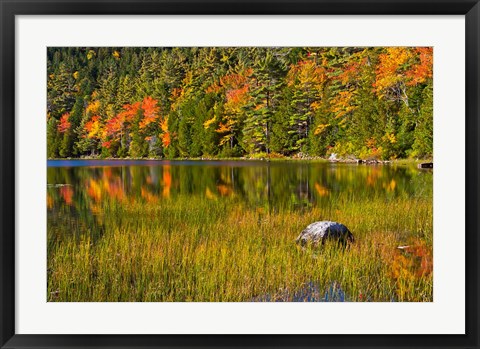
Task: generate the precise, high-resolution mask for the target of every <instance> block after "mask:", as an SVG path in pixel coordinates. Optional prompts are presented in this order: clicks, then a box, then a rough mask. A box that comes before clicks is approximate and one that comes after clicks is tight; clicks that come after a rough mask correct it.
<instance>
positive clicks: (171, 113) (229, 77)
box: [47, 47, 433, 159]
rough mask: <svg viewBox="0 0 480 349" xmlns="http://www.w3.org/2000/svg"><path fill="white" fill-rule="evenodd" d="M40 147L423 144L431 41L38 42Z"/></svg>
mask: <svg viewBox="0 0 480 349" xmlns="http://www.w3.org/2000/svg"><path fill="white" fill-rule="evenodd" d="M47 55H48V67H47V73H48V77H47V81H48V86H47V142H48V154H47V155H48V157H49V158H67V157H73V158H80V157H103V158H107V157H108V158H126V157H130V158H143V157H154V158H197V157H218V158H222V157H241V156H247V157H261V156H272V157H274V156H319V157H328V156H329V155H330V154H331V153H335V154H337V155H338V156H339V157H348V156H351V157H357V158H363V159H365V158H378V159H395V158H408V157H415V158H430V157H432V156H433V77H432V70H433V51H432V48H427V47H416V48H415V47H390V48H381V47H374V48H356V47H345V48H331V47H329V48H318V47H302V48H300V47H295V48H265V47H241V48H239V47H211V48H207V47H205V48H195V47H191V48H135V47H127V48H125V47H124V48H115V47H105V48H104V47H101V48H88V47H87V48H73V47H68V48H49V49H48V51H47Z"/></svg>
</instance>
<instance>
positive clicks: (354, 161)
mask: <svg viewBox="0 0 480 349" xmlns="http://www.w3.org/2000/svg"><path fill="white" fill-rule="evenodd" d="M47 161H252V162H254V161H257V162H258V161H261V162H296V161H300V162H319V163H332V164H333V163H340V164H357V165H400V166H401V165H418V164H421V163H426V162H433V160H432V159H408V158H407V159H394V160H377V159H368V160H364V159H334V160H331V159H325V158H321V157H302V158H300V157H282V158H280V157H276V158H268V157H262V158H252V157H240V158H238V157H235V158H216V157H211V158H210V157H200V158H174V159H167V158H99V157H82V158H47Z"/></svg>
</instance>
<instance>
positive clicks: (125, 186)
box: [47, 162, 433, 231]
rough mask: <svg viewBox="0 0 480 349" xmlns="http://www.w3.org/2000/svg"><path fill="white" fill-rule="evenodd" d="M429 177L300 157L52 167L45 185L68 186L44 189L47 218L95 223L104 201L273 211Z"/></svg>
mask: <svg viewBox="0 0 480 349" xmlns="http://www.w3.org/2000/svg"><path fill="white" fill-rule="evenodd" d="M432 177H433V176H432V173H431V172H425V171H419V170H417V169H415V168H411V167H398V168H393V167H390V166H365V165H360V166H357V165H345V164H325V163H303V162H302V163H300V162H299V163H294V162H288V163H281V162H278V163H277V162H270V163H267V162H253V163H252V162H250V163H242V162H230V163H228V164H225V165H223V164H222V163H209V164H205V165H203V164H201V163H198V162H197V163H195V165H178V164H175V163H174V162H170V163H169V164H166V165H162V166H118V167H72V168H59V167H56V168H48V183H49V184H70V185H71V186H62V187H59V188H55V187H50V188H48V191H47V192H48V196H47V203H48V207H49V224H53V222H52V220H53V218H52V217H56V216H58V217H57V218H56V219H57V220H60V219H66V218H64V217H63V216H64V215H65V216H68V217H76V218H77V220H78V219H79V220H82V221H84V222H99V217H101V216H99V214H101V213H102V211H103V205H105V203H106V202H108V201H115V202H119V203H122V202H129V201H137V200H142V201H145V202H151V203H155V202H158V201H159V200H174V199H175V197H178V196H180V195H189V196H193V195H194V196H200V197H204V198H205V200H222V199H224V198H234V199H235V200H240V201H243V202H245V203H246V204H247V205H249V206H250V207H261V208H263V209H267V210H268V211H269V212H272V210H273V211H276V210H283V209H287V210H298V209H302V208H308V207H311V206H313V205H318V206H324V205H331V204H332V202H335V201H338V200H339V199H345V198H348V199H351V200H357V199H374V198H379V197H381V198H385V200H394V199H396V198H413V197H419V196H421V197H431V196H432ZM60 216H61V217H60ZM63 223H65V222H63ZM67 227H69V225H68V222H67ZM71 230H72V231H75V227H72V229H71Z"/></svg>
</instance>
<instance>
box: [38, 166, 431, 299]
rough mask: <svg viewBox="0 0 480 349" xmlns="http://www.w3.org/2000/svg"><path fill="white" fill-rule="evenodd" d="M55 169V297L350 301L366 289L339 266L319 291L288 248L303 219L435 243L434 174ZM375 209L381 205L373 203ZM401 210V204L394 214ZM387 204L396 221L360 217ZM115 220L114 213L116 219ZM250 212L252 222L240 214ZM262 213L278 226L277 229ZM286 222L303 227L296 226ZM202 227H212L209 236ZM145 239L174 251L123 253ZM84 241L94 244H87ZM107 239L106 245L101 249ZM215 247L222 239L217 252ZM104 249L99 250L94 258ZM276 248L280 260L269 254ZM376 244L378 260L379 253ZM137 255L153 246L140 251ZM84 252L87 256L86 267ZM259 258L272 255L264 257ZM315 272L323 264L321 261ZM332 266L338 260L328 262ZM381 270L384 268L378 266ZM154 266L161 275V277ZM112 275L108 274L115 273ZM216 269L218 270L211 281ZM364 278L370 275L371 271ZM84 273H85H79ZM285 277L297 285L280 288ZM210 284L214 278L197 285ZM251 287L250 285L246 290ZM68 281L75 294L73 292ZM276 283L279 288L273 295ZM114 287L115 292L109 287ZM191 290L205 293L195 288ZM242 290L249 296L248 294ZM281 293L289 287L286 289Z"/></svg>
mask: <svg viewBox="0 0 480 349" xmlns="http://www.w3.org/2000/svg"><path fill="white" fill-rule="evenodd" d="M47 166H48V171H47V208H48V209H47V212H48V215H47V216H48V219H47V221H48V249H49V250H48V258H49V286H48V288H49V294H50V296H49V300H64V301H68V300H75V301H88V300H96V301H105V300H108V301H111V300H112V299H113V300H122V301H123V300H137V301H138V300H150V301H151V300H154V301H155V300H189V299H190V298H191V300H201V301H205V300H207V301H208V300H232V299H233V300H236V299H239V300H246V301H249V300H250V301H277V300H287V301H344V300H349V299H351V294H349V292H350V293H352V289H353V290H355V292H360V291H357V290H356V288H355V287H357V286H355V285H356V284H355V282H357V281H358V280H357V281H355V280H353V281H352V285H353V286H352V285H350V286H349V288H347V289H345V288H344V287H345V286H348V285H345V281H344V283H343V284H340V283H337V281H336V280H338V279H339V278H343V279H346V276H345V275H344V274H343V272H342V270H343V268H344V267H342V266H341V265H338V266H336V267H335V268H337V269H335V268H334V267H332V273H331V276H330V274H329V275H328V278H327V279H325V280H320V281H321V283H318V282H319V279H318V278H320V276H316V275H317V274H318V273H317V272H311V271H309V269H308V265H307V264H308V263H309V260H310V257H308V256H304V255H302V254H301V253H300V254H298V252H296V251H294V250H290V249H291V247H290V246H293V245H294V243H293V239H294V237H295V235H296V234H298V232H299V231H298V229H301V227H302V226H305V224H307V223H308V222H309V221H307V219H305V220H302V215H303V213H305V214H306V215H307V214H308V213H309V212H310V213H311V212H312V211H314V212H317V211H318V210H323V211H322V212H327V213H332V215H337V216H339V217H342V219H345V220H350V221H351V222H353V224H356V225H357V231H360V232H362V230H363V234H366V233H369V232H370V231H372V232H382V231H385V233H387V234H390V235H388V236H390V237H392V236H397V237H398V236H400V235H398V234H397V235H392V234H393V233H392V231H393V232H395V231H399V232H403V233H408V232H412V233H415V234H417V235H418V234H424V235H425V236H427V237H428V236H431V228H430V227H431V217H430V211H431V210H430V209H428V205H430V204H429V202H431V200H432V196H433V193H432V191H433V185H432V184H433V175H432V171H431V170H419V169H417V168H416V167H415V166H413V165H411V166H395V165H364V164H361V165H357V164H343V163H328V162H308V161H271V162H267V161H147V160H145V161H133V160H132V161H129V160H105V161H104V160H51V161H48V163H47ZM370 202H372V203H375V204H374V205H373V204H372V205H370V206H369V203H370ZM397 202H398V203H400V206H399V208H398V209H395V207H396V205H397ZM410 202H411V204H410ZM418 202H422V203H425V202H426V203H427V204H426V206H425V204H424V206H422V207H423V211H422V212H420V213H416V214H417V216H412V212H414V211H412V209H413V210H415V207H416V205H417V203H418ZM222 203H224V206H221V205H222ZM189 205H190V206H189ZM355 205H357V206H355ZM375 205H376V206H375ZM383 205H386V207H387V206H388V207H389V209H390V210H391V212H392V213H393V212H396V213H395V215H392V217H391V218H390V219H388V220H387V219H383V218H382V217H384V215H383V214H382V213H381V212H376V213H375V212H372V209H371V208H370V211H369V212H370V214H371V215H372V216H373V215H375V217H376V218H375V220H377V221H378V223H377V222H375V221H374V222H369V220H368V217H360V215H361V214H362V209H363V207H365V206H369V207H383ZM232 206H238V210H237V211H235V210H234V209H231V207H232ZM337 206H338V207H337ZM403 207H405V209H403ZM425 207H426V208H425ZM222 210H224V211H222ZM315 210H317V211H315ZM342 210H343V211H342ZM402 210H403V211H402ZM146 211H148V212H146ZM227 211H228V212H227ZM112 212H114V213H115V214H117V215H118V216H115V217H113V218H112V217H111V216H109V214H110V215H111V213H112ZM222 212H225V214H223V213H222ZM238 212H240V213H238ZM248 212H252V214H248ZM318 212H320V211H318ZM342 212H346V213H342ZM350 212H351V213H350ZM425 212H426V214H425ZM106 213H108V214H106ZM243 214H245V219H242V217H241V216H242V215H243ZM342 214H343V215H342ZM353 214H356V216H355V217H354V216H353ZM192 215H193V216H194V217H191V216H192ZM223 216H224V217H223ZM266 216H267V217H276V218H275V219H272V220H271V221H269V220H268V219H265V217H266ZM252 217H253V218H252ZM257 217H258V224H257ZM283 217H285V218H283ZM312 217H313V216H312ZM312 217H311V218H312ZM408 217H410V218H409V219H408V222H407V221H406V219H407V218H408ZM311 218H308V219H311ZM329 218H330V217H329ZM333 218H335V217H332V219H333ZM292 219H294V221H292ZM223 220H225V221H226V222H227V223H225V224H226V225H228V224H233V225H235V224H241V223H242V221H243V223H244V225H245V226H244V227H241V229H240V230H239V231H241V232H242V233H241V234H240V233H239V234H238V236H235V239H236V240H232V238H231V237H222V235H221V234H222V232H221V229H222V228H221V225H218V224H216V223H215V222H218V221H220V222H222V221H223ZM371 220H373V218H372V219H371ZM228 222H230V223H228ZM289 222H293V223H292V224H295V227H294V228H290V227H289V226H288V224H290V223H289ZM404 222H405V223H404ZM205 225H206V226H208V227H209V228H203V227H205ZM192 227H193V228H192ZM205 229H209V230H205ZM233 229H234V228H233ZM242 229H243V230H242ZM137 231H138V232H139V233H138V234H139V235H140V233H141V234H142V235H141V236H142V239H144V240H143V241H146V240H145V239H150V238H149V237H148V236H149V234H150V235H152V234H157V235H155V236H154V237H151V241H150V242H149V243H150V244H153V246H152V248H153V249H154V250H158V251H165V250H168V249H172V250H171V252H170V254H169V255H168V254H166V255H162V256H160V255H156V256H154V257H152V256H149V255H145V253H144V252H142V251H140V250H135V248H134V247H131V248H127V247H126V249H125V250H124V249H123V247H122V246H124V245H121V244H120V243H119V241H118V239H117V236H116V234H120V233H119V232H123V233H122V234H124V237H123V238H124V239H126V241H125V244H133V245H132V246H137V245H139V244H140V245H141V243H142V242H141V241H139V240H137V238H136V237H135V233H136V232H137ZM172 231H178V234H179V236H183V239H187V240H188V241H189V244H190V245H189V246H185V244H183V243H182V242H181V240H179V239H180V238H179V239H178V240H172V239H173V238H172V237H171V232H172ZM225 231H232V227H231V226H226V227H225ZM190 232H191V235H189V234H190ZM403 233H402V234H403ZM162 234H163V235H162ZM165 234H166V235H165ZM219 234H220V235H219ZM230 234H232V233H230ZM242 234H243V235H242ZM272 234H281V236H282V240H281V241H280V242H278V241H275V240H272V238H271V235H272ZM395 234H396V233H395ZM82 235H88V236H89V237H88V240H85V239H83V238H82ZM102 236H106V238H105V239H103V241H102ZM162 236H163V237H162ZM376 236H379V235H378V234H377V235H376ZM422 236H423V235H422ZM207 237H208V238H207ZM127 239H128V241H129V242H127ZM212 239H219V241H218V242H217V243H216V245H215V243H214V242H212ZM364 240H365V239H364ZM71 241H76V242H74V243H73V244H77V245H72V243H71ZM261 241H264V242H263V243H262V242H261ZM388 241H390V240H388ZM394 243H395V242H394ZM96 244H97V245H98V249H97V250H92V246H93V247H95V245H96ZM169 244H170V245H169ZM72 246H76V247H72ZM172 246H173V247H172ZM236 246H240V247H236ZM257 246H258V247H257ZM268 246H272V249H273V248H276V249H277V250H276V251H278V252H275V253H273V252H272V255H271V256H270V255H269V254H268V253H269V252H268ZM368 246H369V247H368V248H372V251H375V250H374V249H375V248H376V247H375V246H376V245H374V244H371V245H368ZM141 248H142V249H144V248H145V247H138V249H141ZM115 249H117V250H116V251H114V252H111V250H115ZM241 249H243V250H242V253H240V252H239V251H240V250H241ZM392 249H395V245H393V246H392ZM122 251H123V252H122ZM186 251H187V252H186ZM262 251H263V252H262ZM362 251H363V250H358V251H357V252H355V253H359V254H360V253H363V252H362ZM392 251H393V250H392ZM85 253H88V254H89V255H88V258H87V257H85V256H87V254H85ZM186 253H187V254H186ZM232 253H236V254H235V255H231V254H232ZM262 253H264V254H265V256H267V255H268V257H262V256H263V255H262ZM350 253H351V254H353V252H350ZM366 253H367V254H368V253H369V252H366ZM372 253H373V252H372ZM279 254H283V255H281V256H279ZM70 255H71V256H70ZM127 256H128V258H127ZM202 256H205V257H202ZM229 256H230V259H232V258H233V259H234V260H237V262H236V263H237V264H238V265H235V266H232V265H229V264H228V263H224V261H225V260H227V259H228V258H227V257H229ZM83 257H85V258H87V259H86V260H85V262H79V261H81V260H83V259H82V258H83ZM377 257H378V256H377ZM377 257H376V258H377ZM276 258H278V261H277V260H276ZM282 258H283V259H282ZM322 258H323V257H322ZM359 258H360V257H359ZM126 261H129V262H128V263H130V264H128V263H127V262H126ZM78 263H85V265H84V266H82V267H85V270H86V271H85V272H83V271H81V270H80V269H79V266H78ZM112 263H114V264H112ZM115 263H116V264H115ZM242 263H243V264H242ZM315 263H317V265H320V264H319V263H321V260H320V259H317V260H316V261H315ZM325 263H330V262H329V261H328V260H326V262H325ZM351 263H352V266H351V267H352V268H353V267H354V264H355V263H356V262H355V260H354V259H352V261H351ZM376 263H378V265H379V267H382V263H383V262H382V259H381V258H380V257H378V260H377V261H376ZM69 264H71V265H69ZM132 265H135V266H136V267H135V268H134V267H133V266H132ZM158 265H162V266H163V267H162V268H163V269H159V268H160V267H158V268H157V266H158ZM69 268H70V269H69ZM102 268H103V269H102ZM107 268H108V270H110V269H111V272H110V271H109V272H110V274H108V275H107V273H106V270H107ZM118 268H126V269H125V270H126V271H125V273H126V274H129V275H130V276H129V277H128V278H123V279H122V277H120V279H118V275H119V274H118V273H117V272H116V271H115V270H116V269H118ZM179 268H182V270H183V271H180V270H179ZM212 268H218V269H215V272H213V270H212ZM232 268H237V269H238V270H240V271H239V273H245V276H244V275H240V274H239V275H238V276H239V279H238V280H235V282H233V281H232V280H229V279H228V275H232V270H235V269H232ZM257 268H258V270H257ZM295 268H297V269H295ZM298 268H303V269H302V273H303V274H304V278H302V276H303V275H297V273H296V272H295V270H299V269H298ZM76 269H77V270H76ZM68 270H70V271H68ZM210 270H212V272H210ZM282 270H284V271H283V272H282ZM291 270H293V271H291ZM335 270H336V271H335ZM368 270H370V272H372V273H374V269H373V268H370V269H368ZM333 271H335V272H333ZM337 271H338V273H337ZM77 272H78V275H77V276H72V275H73V274H75V273H77ZM223 272H224V273H225V274H224V275H225V276H222V275H223V274H222V273H223ZM82 273H83V274H82ZM84 273H87V274H88V275H89V276H88V280H83V278H84V277H83V275H84ZM259 273H260V274H259ZM262 273H263V274H262ZM316 273H317V274H316ZM298 274H300V271H299V272H298ZM262 275H263V276H262ZM268 275H271V276H268ZM282 275H292V276H291V277H290V279H285V280H283V279H282V278H283V276H282ZM318 275H320V274H318ZM322 275H323V274H322ZM384 275H385V274H384V272H381V273H378V274H372V275H371V276H369V277H370V278H371V280H373V279H374V278H383V277H384ZM388 275H390V274H388ZM240 277H241V279H240ZM293 277H294V278H295V279H298V280H300V281H298V283H297V284H294V286H295V285H297V286H298V288H295V287H296V286H295V287H294V288H291V287H292V283H294V282H293V281H292V278H293ZM359 277H361V278H364V277H366V276H365V275H360V276H359ZM203 278H205V280H208V281H201V280H203ZM184 279H185V280H184ZM250 279H251V280H252V281H248V283H245V282H246V281H245V282H244V281H243V280H250ZM72 280H74V281H72ZM105 280H106V281H105ZM139 280H142V282H140V281H139ZM182 280H184V281H182ZM258 280H263V281H262V282H264V283H265V287H260V288H259V287H258V286H255V285H257V284H255V283H257V282H258ZM361 280H362V282H364V284H365V286H364V287H365V288H368V287H370V286H369V285H370V284H371V283H370V282H369V281H368V279H361ZM72 282H73V283H74V284H75V285H76V286H72ZM202 282H203V283H202ZM250 282H251V284H250ZM379 282H385V281H379ZM233 283H235V285H237V286H235V287H237V288H238V289H241V291H238V292H237V293H238V294H239V295H238V297H237V294H236V293H235V292H236V291H231V290H230V288H233V287H234V286H232V284H233ZM269 283H271V285H272V287H271V288H269V287H267V286H268V284H269ZM107 284H109V285H118V286H108V287H111V288H112V289H109V288H107V289H106V288H105V287H107V286H105V285H107ZM192 284H193V285H196V286H195V287H197V291H194V290H193V289H190V287H192V286H191V285H192ZM243 285H246V286H245V287H248V290H244V289H243V288H244V287H243ZM285 285H287V286H289V287H290V288H288V290H286V289H285V288H280V286H281V287H286V286H285ZM388 285H390V286H388ZM388 285H386V286H385V287H386V289H387V290H388V292H391V287H392V286H391V284H388ZM274 286H275V287H274ZM74 287H75V288H76V289H75V290H73V288H74ZM115 287H116V288H115ZM362 287H363V286H362ZM114 288H115V289H114ZM280 289H281V291H278V290H280ZM217 290H219V291H218V292H217ZM102 292H103V293H102ZM114 292H117V293H118V294H114ZM142 292H143V293H142ZM362 292H363V291H362ZM372 292H376V291H372ZM382 292H384V291H382ZM384 293H385V296H384V295H383V293H382V294H379V295H375V294H373V296H372V297H373V299H380V300H382V299H385V300H390V299H391V295H390V293H387V291H385V292H384ZM112 294H113V296H112ZM58 295H60V296H58ZM147 295H148V296H147ZM427 296H428V293H427ZM110 297H112V298H110Z"/></svg>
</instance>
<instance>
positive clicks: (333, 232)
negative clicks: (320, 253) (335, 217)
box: [295, 221, 354, 246]
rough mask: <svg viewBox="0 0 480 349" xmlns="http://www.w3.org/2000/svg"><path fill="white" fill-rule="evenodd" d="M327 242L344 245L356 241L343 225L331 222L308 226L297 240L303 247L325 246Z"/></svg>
mask: <svg viewBox="0 0 480 349" xmlns="http://www.w3.org/2000/svg"><path fill="white" fill-rule="evenodd" d="M327 240H335V241H338V242H339V243H341V244H342V245H344V246H345V245H347V244H348V243H350V242H353V241H354V238H353V234H352V233H351V232H350V230H348V228H347V227H346V226H344V225H343V224H341V223H337V222H331V221H320V222H315V223H312V224H310V225H309V226H307V227H306V228H305V229H304V230H303V231H302V232H301V233H300V235H299V236H298V237H297V239H296V240H295V241H296V242H297V243H299V244H300V245H302V246H305V245H306V244H307V243H311V244H313V245H318V244H322V245H323V244H324V243H325V241H327Z"/></svg>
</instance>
